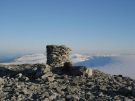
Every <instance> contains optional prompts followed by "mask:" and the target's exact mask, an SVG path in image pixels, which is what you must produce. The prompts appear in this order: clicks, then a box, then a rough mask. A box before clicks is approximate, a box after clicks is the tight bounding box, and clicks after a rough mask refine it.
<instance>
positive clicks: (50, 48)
mask: <svg viewBox="0 0 135 101" xmlns="http://www.w3.org/2000/svg"><path fill="white" fill-rule="evenodd" d="M46 48H47V64H48V65H50V66H52V67H63V66H64V64H65V63H66V62H70V59H69V55H70V52H71V49H70V48H68V47H66V46H64V45H60V46H58V45H47V46H46Z"/></svg>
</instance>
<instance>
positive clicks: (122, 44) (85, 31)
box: [0, 0, 135, 54]
mask: <svg viewBox="0 0 135 101" xmlns="http://www.w3.org/2000/svg"><path fill="white" fill-rule="evenodd" d="M47 44H56V45H61V44H64V45H67V46H69V47H71V48H72V49H73V50H74V52H87V53H89V52H112V53H113V52H120V53H121V52H122V53H129V54H130V53H133V54H134V53H135V45H134V44H135V0H0V54H13V53H22V54H23V53H30V52H44V51H45V49H46V45H47Z"/></svg>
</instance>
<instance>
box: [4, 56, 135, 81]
mask: <svg viewBox="0 0 135 101" xmlns="http://www.w3.org/2000/svg"><path fill="white" fill-rule="evenodd" d="M70 58H71V61H72V63H73V64H74V65H80V66H86V67H90V68H96V69H99V70H101V71H103V72H106V73H109V74H122V75H124V76H129V77H132V78H135V73H134V71H135V67H134V66H135V55H115V54H114V55H104V54H103V55H100V54H98V55H83V54H72V55H71V57H70ZM36 63H41V64H45V63H46V56H45V55H44V54H31V55H24V56H22V57H19V58H17V59H14V60H13V61H11V62H9V63H2V64H6V65H9V64H36Z"/></svg>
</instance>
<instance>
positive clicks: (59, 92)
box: [0, 64, 135, 101]
mask: <svg viewBox="0 0 135 101" xmlns="http://www.w3.org/2000/svg"><path fill="white" fill-rule="evenodd" d="M76 68H78V67H76ZM82 68H83V67H82ZM76 70H78V71H75V72H73V71H72V73H70V71H67V72H66V70H65V71H64V70H63V69H62V70H61V69H59V70H51V67H49V66H48V65H42V64H35V65H10V66H2V65H1V66H0V100H1V101H135V80H133V79H131V78H129V77H123V76H122V75H114V76H111V75H109V74H105V73H102V72H100V71H98V70H93V75H92V76H88V75H86V74H84V73H83V71H81V69H80V68H79V69H76Z"/></svg>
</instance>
